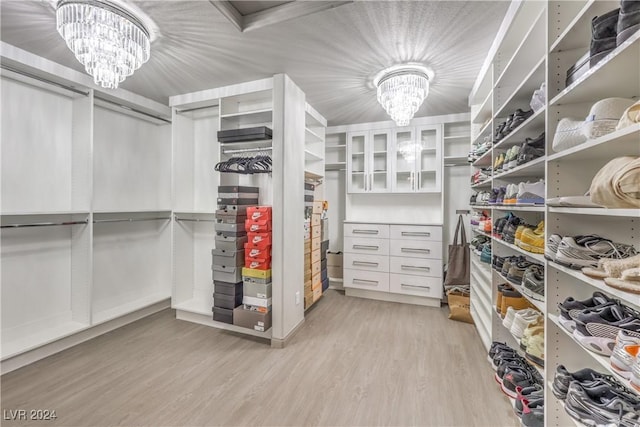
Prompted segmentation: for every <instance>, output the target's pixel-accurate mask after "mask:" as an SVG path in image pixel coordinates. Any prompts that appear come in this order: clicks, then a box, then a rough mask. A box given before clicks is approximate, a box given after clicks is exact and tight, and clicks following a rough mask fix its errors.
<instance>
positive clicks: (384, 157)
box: [367, 130, 392, 193]
mask: <svg viewBox="0 0 640 427" xmlns="http://www.w3.org/2000/svg"><path fill="white" fill-rule="evenodd" d="M391 139H392V134H391V131H388V130H380V131H371V132H369V141H368V142H369V146H368V147H367V148H368V152H369V171H368V174H367V175H368V176H367V178H368V180H369V183H368V188H369V190H368V191H369V192H371V193H389V192H391V167H390V166H391V162H390V153H391V151H392V150H391V145H392V143H391Z"/></svg>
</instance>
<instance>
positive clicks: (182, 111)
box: [176, 105, 219, 114]
mask: <svg viewBox="0 0 640 427" xmlns="http://www.w3.org/2000/svg"><path fill="white" fill-rule="evenodd" d="M218 107H219V105H205V106H204V107H193V108H185V109H183V110H178V109H176V113H178V114H181V113H190V112H192V111H199V110H206V109H208V108H218Z"/></svg>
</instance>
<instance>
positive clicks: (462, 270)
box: [444, 215, 471, 288]
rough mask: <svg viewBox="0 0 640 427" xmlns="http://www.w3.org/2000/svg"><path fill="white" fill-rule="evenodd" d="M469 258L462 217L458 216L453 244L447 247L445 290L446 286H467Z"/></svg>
mask: <svg viewBox="0 0 640 427" xmlns="http://www.w3.org/2000/svg"><path fill="white" fill-rule="evenodd" d="M458 234H460V244H458ZM470 256H471V255H470V252H469V244H468V243H467V233H466V232H465V230H464V223H463V221H462V215H460V216H459V217H458V225H457V226H456V232H455V237H454V238H453V244H452V245H449V266H448V268H447V276H446V278H445V280H444V286H445V288H446V287H447V286H463V285H467V286H468V285H469V281H470V280H469V276H470V264H469V263H470Z"/></svg>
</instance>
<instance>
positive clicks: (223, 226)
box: [215, 222, 245, 232]
mask: <svg viewBox="0 0 640 427" xmlns="http://www.w3.org/2000/svg"><path fill="white" fill-rule="evenodd" d="M215 228H216V231H222V232H228V231H233V232H238V231H245V230H244V224H238V223H234V224H229V223H224V222H216V225H215Z"/></svg>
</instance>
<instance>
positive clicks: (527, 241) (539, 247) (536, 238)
mask: <svg viewBox="0 0 640 427" xmlns="http://www.w3.org/2000/svg"><path fill="white" fill-rule="evenodd" d="M518 247H520V248H522V249H524V250H525V251H527V252H532V253H535V254H543V253H544V221H540V223H539V224H538V227H537V228H536V229H535V230H531V229H525V230H523V231H522V236H521V237H520V241H519V242H518Z"/></svg>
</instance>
